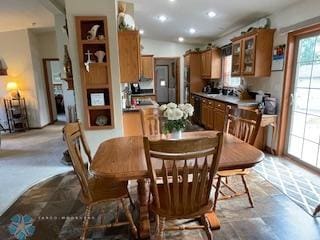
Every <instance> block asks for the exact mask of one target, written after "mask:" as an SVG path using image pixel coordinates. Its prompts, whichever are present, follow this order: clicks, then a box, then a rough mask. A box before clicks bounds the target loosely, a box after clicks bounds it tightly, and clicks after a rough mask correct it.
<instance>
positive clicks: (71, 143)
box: [63, 122, 137, 240]
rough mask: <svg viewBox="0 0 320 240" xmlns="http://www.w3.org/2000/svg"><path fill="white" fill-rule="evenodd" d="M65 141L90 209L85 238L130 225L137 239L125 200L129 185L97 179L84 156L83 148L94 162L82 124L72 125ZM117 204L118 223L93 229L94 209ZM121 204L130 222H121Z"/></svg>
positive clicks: (68, 127) (84, 228) (83, 235)
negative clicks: (91, 232)
mask: <svg viewBox="0 0 320 240" xmlns="http://www.w3.org/2000/svg"><path fill="white" fill-rule="evenodd" d="M63 133H64V137H65V140H66V142H67V145H68V151H69V154H70V156H71V161H72V165H73V168H74V171H75V173H76V175H77V177H78V180H79V182H80V185H81V201H82V202H83V204H85V205H86V210H85V214H84V220H83V231H82V235H81V238H80V239H82V240H84V239H86V234H87V231H88V230H89V229H93V228H100V229H101V228H110V227H116V226H122V225H127V224H129V225H130V228H131V232H132V235H133V236H134V237H135V238H137V228H136V226H135V224H134V222H133V218H132V215H131V213H130V211H129V208H128V206H127V204H126V202H125V198H128V197H129V192H128V188H127V185H128V182H127V181H124V182H115V181H112V180H110V179H106V178H102V177H98V176H95V175H93V174H92V173H90V172H89V170H88V168H87V167H86V165H85V163H84V161H83V158H82V156H81V152H80V144H81V145H82V146H83V149H84V152H85V154H86V155H88V156H87V157H88V159H90V160H89V161H91V156H90V150H89V147H88V144H87V141H86V139H85V136H84V132H83V128H82V126H81V123H80V122H75V123H68V124H67V125H66V126H65V127H64V129H63ZM110 201H116V202H117V209H116V217H115V222H114V223H111V224H105V225H102V224H101V225H93V226H89V221H90V218H91V217H90V216H91V211H92V208H93V207H94V206H95V205H97V204H100V203H103V202H110ZM119 204H121V205H122V207H123V209H124V213H125V215H126V217H127V221H126V222H119V219H118V217H119V209H118V206H119Z"/></svg>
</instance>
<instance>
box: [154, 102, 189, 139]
mask: <svg viewBox="0 0 320 240" xmlns="http://www.w3.org/2000/svg"><path fill="white" fill-rule="evenodd" d="M160 111H161V112H162V114H163V116H164V117H165V118H167V121H166V122H165V124H164V129H163V130H164V133H172V132H173V131H180V130H183V129H185V127H186V125H187V124H188V123H189V120H188V118H189V117H191V116H192V115H193V112H194V108H193V106H192V105H191V104H189V103H186V104H179V105H177V104H175V103H172V102H171V103H168V104H163V105H161V106H160Z"/></svg>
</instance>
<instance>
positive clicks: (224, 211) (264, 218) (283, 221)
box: [0, 171, 320, 240]
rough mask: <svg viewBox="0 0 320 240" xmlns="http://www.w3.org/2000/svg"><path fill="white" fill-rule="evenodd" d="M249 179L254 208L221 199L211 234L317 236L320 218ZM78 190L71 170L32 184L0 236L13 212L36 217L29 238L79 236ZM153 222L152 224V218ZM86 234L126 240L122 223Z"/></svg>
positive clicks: (192, 234) (187, 235) (0, 227)
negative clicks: (216, 226) (217, 224)
mask: <svg viewBox="0 0 320 240" xmlns="http://www.w3.org/2000/svg"><path fill="white" fill-rule="evenodd" d="M231 181H232V184H233V185H234V186H235V187H236V188H238V187H239V188H240V186H238V185H237V183H238V182H239V181H237V179H235V178H234V179H232V180H231ZM248 182H249V186H250V189H251V192H252V195H253V199H254V202H255V207H254V208H249V204H248V202H247V198H246V196H242V197H238V198H233V199H231V200H224V201H219V202H218V207H217V215H218V217H219V219H220V220H221V229H220V230H216V231H214V236H215V239H217V240H222V239H226V240H227V239H228V240H230V239H238V240H240V239H244V240H250V239H252V240H253V239H259V240H262V239H266V240H272V239H284V240H287V239H290V240H296V239H297V240H298V239H308V240H318V239H320V222H319V221H320V220H319V219H315V218H312V217H311V216H310V215H308V214H307V213H306V212H305V211H304V210H302V209H301V208H300V207H299V206H297V205H296V204H295V203H294V202H292V201H291V200H290V199H289V198H288V197H287V196H286V195H284V194H283V193H281V192H280V191H279V190H278V189H277V188H275V187H273V186H272V185H271V184H270V183H269V182H267V181H266V180H265V179H264V178H262V177H261V176H260V175H259V174H258V173H256V172H255V171H252V173H251V174H250V175H249V176H248ZM79 191H80V188H79V184H78V180H77V178H76V176H75V175H74V174H73V173H72V172H69V173H66V174H62V175H59V176H56V177H53V178H51V179H50V180H47V181H45V182H43V183H40V184H38V185H36V186H34V187H33V188H31V189H30V190H29V191H27V192H26V193H25V194H23V195H22V196H21V197H20V198H19V199H18V200H17V202H16V203H15V204H14V205H13V206H12V207H10V208H9V209H8V210H7V211H6V212H5V213H4V214H3V216H1V218H0V239H10V234H9V233H8V230H7V227H8V224H9V223H10V218H11V217H12V216H13V215H14V214H29V215H31V216H32V218H33V219H34V220H35V222H34V225H35V234H34V235H33V236H32V237H31V238H30V239H39V240H40V239H41V240H43V239H46V240H51V239H52V240H53V239H63V240H69V239H70V240H71V239H79V236H80V233H81V222H82V221H81V220H80V219H76V218H77V217H78V218H79V217H81V216H82V215H83V213H84V206H83V205H82V204H81V202H80V200H79ZM130 191H131V192H132V195H133V197H134V198H136V188H135V184H132V185H131V187H130ZM114 206H115V205H114V204H107V205H101V206H98V207H97V208H96V210H95V211H94V214H93V216H94V221H101V220H103V221H106V222H110V220H111V219H113V209H115V208H114ZM101 209H104V211H105V213H106V215H105V216H106V217H105V218H104V219H102V218H101V214H99V213H100V212H101ZM133 215H134V218H135V221H136V223H137V224H138V222H137V216H138V214H137V211H136V210H134V211H133ZM41 217H48V218H49V219H47V220H46V219H41ZM50 218H52V219H50ZM151 224H152V227H154V222H152V223H151ZM169 224H172V223H169ZM189 224H197V222H196V221H193V222H191V223H189ZM166 238H167V239H186V240H188V239H206V237H205V234H204V232H202V231H201V230H195V231H184V232H181V231H180V232H170V233H167V234H166ZM88 239H130V237H129V229H128V227H120V228H114V229H112V230H107V231H104V230H100V231H94V232H91V233H90V234H89V235H88Z"/></svg>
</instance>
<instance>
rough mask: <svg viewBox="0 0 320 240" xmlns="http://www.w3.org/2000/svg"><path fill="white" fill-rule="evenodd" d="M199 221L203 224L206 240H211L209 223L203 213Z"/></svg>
mask: <svg viewBox="0 0 320 240" xmlns="http://www.w3.org/2000/svg"><path fill="white" fill-rule="evenodd" d="M201 223H202V224H203V225H204V230H205V231H206V234H207V237H208V240H213V235H212V231H211V227H210V223H209V221H208V219H207V218H206V216H205V215H202V216H201Z"/></svg>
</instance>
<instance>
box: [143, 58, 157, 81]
mask: <svg viewBox="0 0 320 240" xmlns="http://www.w3.org/2000/svg"><path fill="white" fill-rule="evenodd" d="M141 78H147V79H153V78H154V58H153V55H142V57H141Z"/></svg>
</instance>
